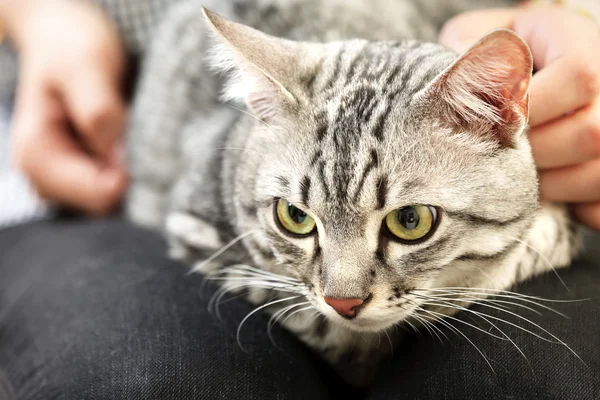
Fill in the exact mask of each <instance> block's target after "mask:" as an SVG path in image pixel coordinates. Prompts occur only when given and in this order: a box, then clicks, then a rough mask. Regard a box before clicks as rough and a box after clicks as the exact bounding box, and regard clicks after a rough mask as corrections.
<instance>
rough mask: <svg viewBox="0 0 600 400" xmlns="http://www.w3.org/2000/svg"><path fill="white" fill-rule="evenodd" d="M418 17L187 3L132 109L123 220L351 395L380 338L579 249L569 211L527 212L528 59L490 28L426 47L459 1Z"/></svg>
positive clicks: (376, 356)
mask: <svg viewBox="0 0 600 400" xmlns="http://www.w3.org/2000/svg"><path fill="white" fill-rule="evenodd" d="M432 3H434V2H423V3H420V2H417V1H396V2H383V1H382V2H380V1H375V2H368V4H367V2H362V1H358V0H356V1H355V0H352V1H348V0H344V1H342V0H339V1H337V0H330V1H328V2H320V1H319V2H317V1H303V2H299V1H286V2H284V1H282V0H269V1H266V0H265V1H258V2H257V3H252V2H250V3H234V4H233V5H232V6H231V8H228V7H229V6H223V8H224V9H223V10H220V11H222V12H224V13H230V14H232V15H237V16H238V17H239V18H240V19H242V20H244V21H246V22H248V23H250V24H252V25H254V26H261V24H262V25H263V26H264V30H266V31H269V30H271V32H269V33H271V34H267V33H263V32H261V31H258V30H255V29H253V28H250V27H249V26H246V25H242V24H240V23H236V22H232V21H231V20H229V19H226V18H224V17H222V16H220V15H218V14H215V13H213V12H210V11H207V10H204V11H203V12H202V14H203V16H201V11H200V7H199V5H198V3H196V2H194V1H188V2H185V3H183V4H181V5H179V6H177V7H174V9H173V10H172V11H171V13H170V15H169V17H168V18H167V23H165V24H163V26H162V28H161V29H159V31H158V32H157V33H156V37H157V39H156V40H155V42H154V44H153V47H152V50H151V53H150V56H149V57H148V59H147V60H146V63H145V67H144V71H143V74H142V79H141V82H140V86H139V88H138V92H137V96H136V99H135V102H134V106H133V111H132V121H131V124H130V129H129V134H128V142H129V143H128V156H129V165H130V170H131V174H132V185H131V189H130V191H129V194H128V200H127V212H128V215H129V217H130V218H131V219H132V220H133V221H135V222H137V223H139V224H141V225H144V226H148V227H151V228H155V229H158V230H161V231H163V232H165V233H166V236H167V238H168V240H169V243H170V253H171V255H172V256H173V257H174V258H176V259H179V260H183V261H184V262H186V263H188V264H190V265H192V270H193V271H196V272H200V273H203V274H206V275H207V276H208V277H209V279H215V280H216V281H217V282H219V283H221V284H222V285H223V287H222V289H221V291H220V292H218V295H219V296H220V295H222V294H224V293H226V292H230V291H241V290H244V291H246V292H245V293H246V297H247V299H248V300H249V301H251V302H253V303H255V304H257V305H261V307H260V309H264V310H265V311H268V312H270V313H272V316H273V318H272V319H271V320H272V322H274V323H275V322H279V323H281V324H282V325H283V326H285V327H286V328H287V329H289V330H290V331H292V332H294V333H295V334H296V335H297V336H298V338H299V339H300V340H302V341H303V342H305V343H306V344H307V345H308V346H310V347H311V348H312V349H314V350H315V351H316V352H318V353H320V354H322V355H323V357H324V358H325V359H326V360H328V361H329V362H330V363H331V364H332V365H333V367H334V368H336V369H337V370H338V371H339V372H340V374H341V375H342V376H343V377H345V378H346V380H347V381H348V382H349V383H351V384H354V385H357V386H360V385H364V384H366V383H367V382H368V381H369V379H370V378H371V375H372V373H373V371H374V370H375V366H376V365H377V363H378V361H379V360H380V359H381V358H382V357H385V356H386V355H388V354H389V353H390V352H391V351H392V349H393V346H394V345H395V344H396V343H397V341H398V340H399V336H398V334H397V330H396V329H395V328H396V327H397V325H398V324H402V323H406V324H410V325H413V326H420V327H423V326H429V325H431V323H432V322H433V321H436V320H438V319H440V318H443V317H444V316H449V315H452V314H453V313H455V312H457V311H460V310H461V309H464V308H465V307H467V306H468V305H469V304H471V303H473V302H476V301H478V300H480V299H481V298H485V297H487V296H488V295H493V294H494V293H498V291H502V290H506V289H508V288H510V287H511V286H513V285H514V284H516V283H518V282H521V281H523V280H526V279H528V278H531V277H533V276H535V275H538V274H540V273H543V272H546V271H548V270H551V269H554V268H559V267H565V266H567V265H568V264H569V263H570V261H571V260H572V258H573V257H574V256H575V255H576V253H577V251H578V249H579V247H580V246H579V239H578V237H579V235H578V229H577V226H576V224H575V223H574V221H573V220H572V219H571V218H570V216H569V214H568V212H567V209H566V208H565V207H564V206H562V205H556V204H541V203H540V199H539V192H538V180H537V173H536V168H535V165H534V161H533V158H532V154H531V148H530V146H529V143H528V139H527V119H528V107H529V99H528V85H529V82H530V79H531V76H532V75H531V74H532V68H533V63H532V56H531V53H530V51H529V49H528V47H527V45H526V44H525V43H524V42H523V40H522V39H520V38H519V37H518V36H517V35H516V34H514V33H513V32H511V31H509V30H497V31H493V32H491V33H490V34H489V35H487V36H485V37H484V38H482V39H481V40H480V41H479V42H478V43H477V44H475V45H474V46H473V47H472V48H471V49H469V50H468V51H466V52H465V53H464V54H462V55H458V54H456V53H454V52H453V51H451V50H449V49H446V48H444V47H443V46H441V45H438V44H435V40H436V37H437V35H438V33H439V29H440V27H441V25H442V24H443V22H444V21H445V20H446V19H448V18H449V17H450V16H452V15H454V14H456V13H457V12H459V11H461V10H464V9H466V8H465V7H464V4H465V2H464V1H458V2H456V1H454V2H452V1H451V2H443V3H442V2H438V3H436V5H434V6H432ZM423 7H425V9H423ZM377 10H379V11H377ZM382 10H385V12H382ZM240 16H241V17H240ZM427 16H428V17H427ZM415 19H416V22H415ZM273 31H275V32H273ZM272 34H276V35H278V36H281V37H276V36H274V35H272ZM211 38H212V39H211ZM291 39H294V40H291ZM341 39H343V40H341ZM207 49H210V50H208V51H207ZM174 54H175V55H176V54H179V55H178V56H177V55H176V56H174V57H173V58H171V57H169V55H174ZM207 54H209V55H208V56H207ZM207 60H210V61H207ZM207 65H210V66H212V68H213V69H216V70H218V71H221V72H222V73H223V74H221V76H220V77H215V75H214V74H211V73H208V72H207V70H206V68H207ZM181 76H187V78H186V79H181ZM222 88H224V89H223V96H222V98H223V99H224V100H225V101H233V102H235V101H238V102H242V103H243V104H245V108H244V109H237V107H236V106H231V107H228V106H224V105H223V104H222V103H221V102H219V100H218V92H219V91H220V90H221V89H222ZM274 293H275V294H276V296H277V297H275V300H273V294H274ZM268 300H269V302H268V303H267V301H268ZM382 334H385V335H386V336H387V338H388V339H389V340H383V341H382V340H381V335H382Z"/></svg>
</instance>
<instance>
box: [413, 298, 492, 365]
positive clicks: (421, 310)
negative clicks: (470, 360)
mask: <svg viewBox="0 0 600 400" xmlns="http://www.w3.org/2000/svg"><path fill="white" fill-rule="evenodd" d="M417 310H419V311H420V312H425V313H427V314H430V315H431V312H430V311H428V310H426V309H424V308H420V307H419V308H417ZM438 322H439V323H440V324H442V325H444V326H445V327H447V328H448V329H450V331H452V332H455V333H458V334H459V335H461V336H462V337H463V338H465V340H466V341H468V342H469V343H470V344H471V346H473V347H474V348H475V350H477V352H478V353H479V354H480V355H481V356H482V357H483V359H484V360H485V362H486V363H487V365H488V366H489V367H490V369H491V370H492V373H494V374H496V371H495V370H494V367H492V364H491V363H490V360H489V359H488V358H487V356H486V355H485V353H484V352H483V351H481V349H480V348H479V347H477V346H476V345H475V343H473V341H472V340H471V339H469V338H468V337H467V335H465V334H464V333H462V332H461V331H460V329H458V328H456V327H455V326H452V324H450V323H449V322H448V321H445V320H444V319H438Z"/></svg>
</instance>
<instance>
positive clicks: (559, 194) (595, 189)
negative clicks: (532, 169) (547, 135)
mask: <svg viewBox="0 0 600 400" xmlns="http://www.w3.org/2000/svg"><path fill="white" fill-rule="evenodd" d="M540 193H541V196H542V198H543V199H544V200H548V201H557V202H569V203H578V202H591V201H595V200H597V199H600V160H594V161H591V162H588V163H584V164H577V165H574V166H571V167H565V168H560V169H551V170H545V171H540Z"/></svg>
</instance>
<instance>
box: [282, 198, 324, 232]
mask: <svg viewBox="0 0 600 400" xmlns="http://www.w3.org/2000/svg"><path fill="white" fill-rule="evenodd" d="M277 219H278V220H279V223H280V224H281V226H283V228H284V229H285V230H286V231H288V232H290V233H293V234H295V235H302V236H304V235H308V234H309V233H312V231H314V230H315V226H316V224H315V220H314V219H312V218H311V217H310V216H309V215H308V214H307V213H305V212H304V211H302V210H301V209H299V208H298V207H295V206H294V205H293V204H292V203H290V202H288V201H287V200H283V199H281V200H279V201H278V202H277Z"/></svg>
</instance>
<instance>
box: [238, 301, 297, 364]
mask: <svg viewBox="0 0 600 400" xmlns="http://www.w3.org/2000/svg"><path fill="white" fill-rule="evenodd" d="M300 297H302V296H290V297H285V298H283V299H277V300H273V301H270V302H268V303H266V304H263V305H262V306H259V307H257V308H255V309H254V310H252V311H251V312H250V313H249V314H248V315H246V316H245V317H244V319H243V320H242V322H240V325H239V326H238V329H237V333H236V338H237V343H238V346H240V349H242V351H244V352H246V350H245V349H244V346H242V342H241V340H240V337H241V333H242V327H243V326H244V323H245V322H246V321H248V319H249V318H250V317H251V316H253V315H254V314H256V313H257V312H259V311H260V310H263V309H265V308H267V307H270V306H272V305H275V304H279V303H283V302H284V301H290V300H295V299H299V298H300Z"/></svg>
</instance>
